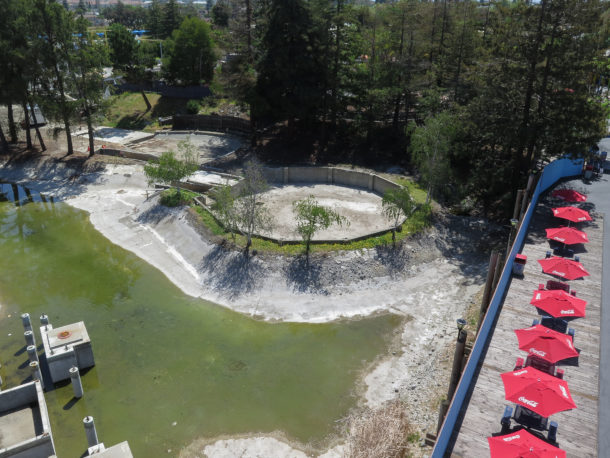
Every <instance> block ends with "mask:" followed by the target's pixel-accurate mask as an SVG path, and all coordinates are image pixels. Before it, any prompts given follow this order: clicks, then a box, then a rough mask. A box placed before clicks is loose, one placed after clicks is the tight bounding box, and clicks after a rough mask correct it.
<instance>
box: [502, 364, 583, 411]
mask: <svg viewBox="0 0 610 458" xmlns="http://www.w3.org/2000/svg"><path fill="white" fill-rule="evenodd" d="M500 375H501V377H502V382H504V393H505V395H506V396H505V397H506V400H507V401H511V402H514V403H516V404H519V405H522V406H523V407H525V408H527V409H530V410H531V411H533V412H536V413H537V414H538V415H541V416H543V417H544V418H548V417H550V416H551V415H553V414H554V413H557V412H561V411H563V410H569V409H575V408H576V404H574V401H573V400H572V396H571V395H570V390H569V388H568V382H566V381H565V380H562V379H560V378H557V377H553V376H552V375H549V374H546V373H544V372H542V371H539V370H538V369H534V368H533V367H526V368H525V369H519V370H516V371H512V372H505V373H503V374H500Z"/></svg>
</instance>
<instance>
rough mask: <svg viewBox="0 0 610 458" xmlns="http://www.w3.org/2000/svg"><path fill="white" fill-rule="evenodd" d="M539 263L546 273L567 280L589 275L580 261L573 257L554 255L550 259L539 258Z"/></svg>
mask: <svg viewBox="0 0 610 458" xmlns="http://www.w3.org/2000/svg"><path fill="white" fill-rule="evenodd" d="M538 263H539V264H540V265H541V266H542V271H543V272H544V273H545V274H550V275H556V276H558V277H561V278H565V279H566V280H575V279H577V278H581V277H586V276H588V275H589V272H587V271H586V270H585V268H584V267H583V266H582V264H581V263H580V262H576V261H572V260H571V259H566V258H560V257H558V256H553V257H551V258H548V259H538Z"/></svg>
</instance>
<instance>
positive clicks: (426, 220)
mask: <svg viewBox="0 0 610 458" xmlns="http://www.w3.org/2000/svg"><path fill="white" fill-rule="evenodd" d="M195 210H196V212H197V213H198V214H199V215H200V216H201V220H202V222H203V224H205V225H206V226H207V227H208V229H209V230H210V231H211V232H212V233H213V234H214V235H217V236H220V237H223V238H225V239H227V240H229V241H233V237H232V236H231V234H230V233H228V232H227V231H225V230H224V228H223V227H222V226H221V225H220V224H219V223H218V221H216V219H215V218H214V216H213V215H211V214H210V213H209V212H208V211H207V210H205V209H203V208H201V207H199V206H197V207H195ZM431 215H432V210H431V209H430V205H421V206H420V208H419V209H418V210H417V211H416V212H415V213H414V214H413V215H411V217H410V218H409V219H407V221H405V223H404V224H403V225H402V229H401V231H400V232H397V233H396V242H397V243H398V242H399V241H401V240H402V239H404V238H405V237H408V236H409V235H412V234H415V233H416V232H419V231H422V230H423V229H425V228H426V227H428V226H429V225H430V221H431ZM246 240H247V239H246V237H245V236H243V235H241V234H237V235H235V241H234V242H235V244H236V245H237V246H239V247H245V246H246ZM390 245H392V233H391V232H388V233H386V234H383V235H380V236H376V237H369V238H366V239H363V240H357V241H355V242H350V243H320V244H317V243H312V244H311V249H310V252H311V253H326V252H330V251H340V250H350V251H354V250H362V249H365V248H369V249H370V248H375V247H378V246H390ZM251 249H253V250H257V251H260V252H261V253H279V254H284V255H292V256H296V255H299V254H303V253H305V244H304V243H286V244H282V245H280V244H278V243H276V242H272V241H270V240H266V239H262V238H259V237H253V238H252V247H251Z"/></svg>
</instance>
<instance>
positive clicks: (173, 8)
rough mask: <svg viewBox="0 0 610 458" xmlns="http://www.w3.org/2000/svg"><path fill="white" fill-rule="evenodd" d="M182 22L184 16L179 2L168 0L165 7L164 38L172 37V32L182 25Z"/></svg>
mask: <svg viewBox="0 0 610 458" xmlns="http://www.w3.org/2000/svg"><path fill="white" fill-rule="evenodd" d="M181 22H182V17H181V15H180V7H179V6H178V3H177V2H176V0H168V2H167V3H166V4H165V6H164V7H163V28H162V32H163V34H162V38H167V37H170V36H171V35H172V32H173V31H174V30H176V29H177V28H178V27H179V26H180V23H181Z"/></svg>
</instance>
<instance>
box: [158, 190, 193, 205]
mask: <svg viewBox="0 0 610 458" xmlns="http://www.w3.org/2000/svg"><path fill="white" fill-rule="evenodd" d="M197 195H198V194H197V193H196V192H192V191H188V190H185V189H182V190H180V189H176V188H170V189H166V190H165V191H163V192H162V193H161V197H160V199H159V201H160V202H161V204H162V205H165V206H166V207H177V206H179V205H190V204H191V203H192V201H193V198H194V197H196V196H197Z"/></svg>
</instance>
